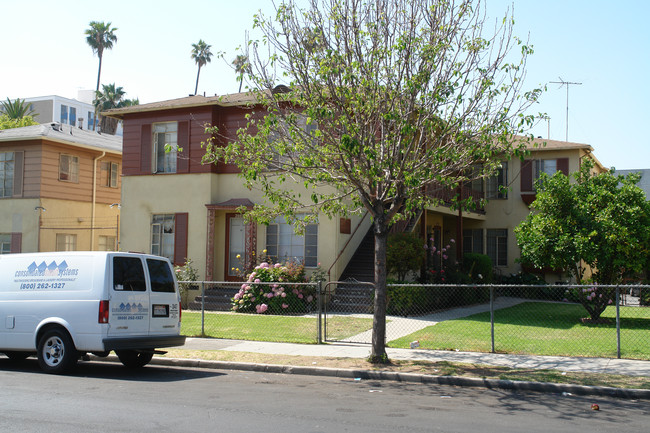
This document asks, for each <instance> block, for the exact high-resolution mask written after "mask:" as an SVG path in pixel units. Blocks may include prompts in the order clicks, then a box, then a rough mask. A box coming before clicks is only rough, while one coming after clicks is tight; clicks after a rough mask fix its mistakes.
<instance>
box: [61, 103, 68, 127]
mask: <svg viewBox="0 0 650 433" xmlns="http://www.w3.org/2000/svg"><path fill="white" fill-rule="evenodd" d="M61 123H68V106H67V105H63V104H61Z"/></svg>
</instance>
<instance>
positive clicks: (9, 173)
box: [0, 152, 15, 197]
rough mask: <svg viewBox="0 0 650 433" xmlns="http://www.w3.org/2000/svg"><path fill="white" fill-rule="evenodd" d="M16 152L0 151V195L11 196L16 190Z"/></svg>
mask: <svg viewBox="0 0 650 433" xmlns="http://www.w3.org/2000/svg"><path fill="white" fill-rule="evenodd" d="M14 159H15V156H14V152H0V197H11V196H12V195H13V191H14V167H15V164H14V163H15V160H14Z"/></svg>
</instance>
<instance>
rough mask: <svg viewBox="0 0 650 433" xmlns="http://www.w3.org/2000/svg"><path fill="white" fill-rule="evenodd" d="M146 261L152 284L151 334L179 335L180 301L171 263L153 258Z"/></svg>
mask: <svg viewBox="0 0 650 433" xmlns="http://www.w3.org/2000/svg"><path fill="white" fill-rule="evenodd" d="M146 261H147V271H148V273H149V281H150V283H151V284H150V288H151V314H150V315H149V316H150V317H149V333H150V334H152V335H155V334H166V335H169V334H177V333H178V331H179V327H180V300H179V296H178V293H177V292H176V286H175V285H174V275H173V274H172V267H171V263H170V262H169V261H167V260H164V259H157V258H151V257H148V258H147V260H146Z"/></svg>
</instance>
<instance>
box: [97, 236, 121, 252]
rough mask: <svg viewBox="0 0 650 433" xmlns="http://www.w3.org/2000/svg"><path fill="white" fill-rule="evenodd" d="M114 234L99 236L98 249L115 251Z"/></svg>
mask: <svg viewBox="0 0 650 433" xmlns="http://www.w3.org/2000/svg"><path fill="white" fill-rule="evenodd" d="M115 240H116V239H115V236H100V237H99V246H98V251H116V248H115V247H116V246H117V243H116V242H115Z"/></svg>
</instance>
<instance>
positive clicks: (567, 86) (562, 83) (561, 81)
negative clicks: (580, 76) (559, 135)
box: [551, 77, 582, 141]
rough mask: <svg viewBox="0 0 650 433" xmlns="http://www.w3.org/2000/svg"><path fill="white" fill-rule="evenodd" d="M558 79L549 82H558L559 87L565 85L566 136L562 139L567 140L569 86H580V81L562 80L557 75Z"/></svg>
mask: <svg viewBox="0 0 650 433" xmlns="http://www.w3.org/2000/svg"><path fill="white" fill-rule="evenodd" d="M558 78H559V79H560V81H551V84H559V85H560V88H562V86H566V138H565V139H564V141H569V86H571V85H576V86H581V85H582V83H573V82H571V81H564V80H563V79H562V77H558Z"/></svg>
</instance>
